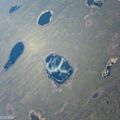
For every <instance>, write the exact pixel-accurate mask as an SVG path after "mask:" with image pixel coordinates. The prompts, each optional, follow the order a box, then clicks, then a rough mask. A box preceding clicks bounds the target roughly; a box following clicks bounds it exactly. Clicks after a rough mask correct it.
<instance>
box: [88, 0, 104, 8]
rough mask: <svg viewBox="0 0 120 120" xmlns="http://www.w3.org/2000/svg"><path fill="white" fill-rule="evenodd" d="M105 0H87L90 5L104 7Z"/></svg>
mask: <svg viewBox="0 0 120 120" xmlns="http://www.w3.org/2000/svg"><path fill="white" fill-rule="evenodd" d="M103 3H104V1H103V0H86V4H87V5H88V6H89V7H90V6H96V7H99V8H100V7H102V5H103Z"/></svg>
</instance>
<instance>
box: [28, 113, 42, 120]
mask: <svg viewBox="0 0 120 120" xmlns="http://www.w3.org/2000/svg"><path fill="white" fill-rule="evenodd" d="M30 117H31V120H40V119H39V118H38V117H37V116H36V115H35V114H34V113H31V116H30Z"/></svg>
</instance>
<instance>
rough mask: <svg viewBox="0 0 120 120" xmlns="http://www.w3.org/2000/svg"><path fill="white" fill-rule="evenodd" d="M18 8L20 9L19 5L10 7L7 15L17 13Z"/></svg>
mask: <svg viewBox="0 0 120 120" xmlns="http://www.w3.org/2000/svg"><path fill="white" fill-rule="evenodd" d="M20 7H21V6H20V5H15V6H12V7H11V8H10V9H9V14H12V13H14V12H15V11H17V10H18V9H19V8H20Z"/></svg>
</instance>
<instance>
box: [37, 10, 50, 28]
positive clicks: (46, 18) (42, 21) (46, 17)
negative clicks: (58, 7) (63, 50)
mask: <svg viewBox="0 0 120 120" xmlns="http://www.w3.org/2000/svg"><path fill="white" fill-rule="evenodd" d="M51 17H52V11H46V12H44V13H42V14H41V15H40V17H39V18H38V24H39V25H40V26H43V25H46V24H48V23H49V22H50V20H51Z"/></svg>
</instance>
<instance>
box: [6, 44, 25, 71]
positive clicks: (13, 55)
mask: <svg viewBox="0 0 120 120" xmlns="http://www.w3.org/2000/svg"><path fill="white" fill-rule="evenodd" d="M23 51H24V44H23V43H22V42H18V43H17V44H15V45H14V47H13V48H12V50H11V52H10V54H9V58H8V61H7V63H6V64H5V66H4V70H5V71H7V70H8V69H9V68H10V67H11V66H12V65H13V64H15V62H16V61H17V59H18V58H19V57H20V56H21V55H22V53H23Z"/></svg>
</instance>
